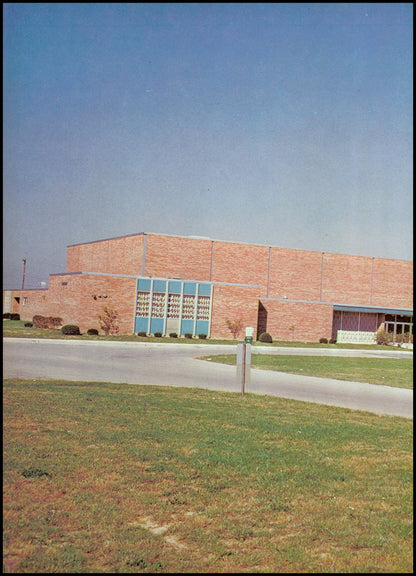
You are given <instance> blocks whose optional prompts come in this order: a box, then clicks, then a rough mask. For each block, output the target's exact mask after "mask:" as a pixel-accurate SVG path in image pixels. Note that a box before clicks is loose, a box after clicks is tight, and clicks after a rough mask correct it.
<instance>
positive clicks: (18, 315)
mask: <svg viewBox="0 0 416 576" xmlns="http://www.w3.org/2000/svg"><path fill="white" fill-rule="evenodd" d="M10 320H20V314H10Z"/></svg>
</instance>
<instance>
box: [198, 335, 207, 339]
mask: <svg viewBox="0 0 416 576" xmlns="http://www.w3.org/2000/svg"><path fill="white" fill-rule="evenodd" d="M198 338H199V339H200V340H206V338H207V335H206V334H198Z"/></svg>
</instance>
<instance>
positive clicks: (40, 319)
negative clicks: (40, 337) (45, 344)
mask: <svg viewBox="0 0 416 576" xmlns="http://www.w3.org/2000/svg"><path fill="white" fill-rule="evenodd" d="M32 322H33V324H34V325H35V328H52V329H54V328H59V326H60V325H61V324H62V318H58V317H57V316H48V317H46V316H40V315H39V314H37V315H36V316H33V318H32Z"/></svg>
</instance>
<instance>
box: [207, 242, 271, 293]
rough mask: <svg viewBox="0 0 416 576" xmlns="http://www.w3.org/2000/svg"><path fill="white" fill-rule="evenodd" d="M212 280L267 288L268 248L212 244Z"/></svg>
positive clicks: (225, 243)
mask: <svg viewBox="0 0 416 576" xmlns="http://www.w3.org/2000/svg"><path fill="white" fill-rule="evenodd" d="M213 255H214V257H213V267H212V280H213V281H214V282H232V283H234V284H255V285H259V286H261V287H262V292H264V290H265V287H266V286H267V272H268V264H269V248H268V247H267V246H252V245H249V244H233V243H230V242H214V250H213Z"/></svg>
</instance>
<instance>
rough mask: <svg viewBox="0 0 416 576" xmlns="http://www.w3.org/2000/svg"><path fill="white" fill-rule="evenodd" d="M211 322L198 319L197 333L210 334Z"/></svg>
mask: <svg viewBox="0 0 416 576" xmlns="http://www.w3.org/2000/svg"><path fill="white" fill-rule="evenodd" d="M208 329H209V322H208V320H197V322H196V334H197V335H198V334H205V335H206V336H208Z"/></svg>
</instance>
